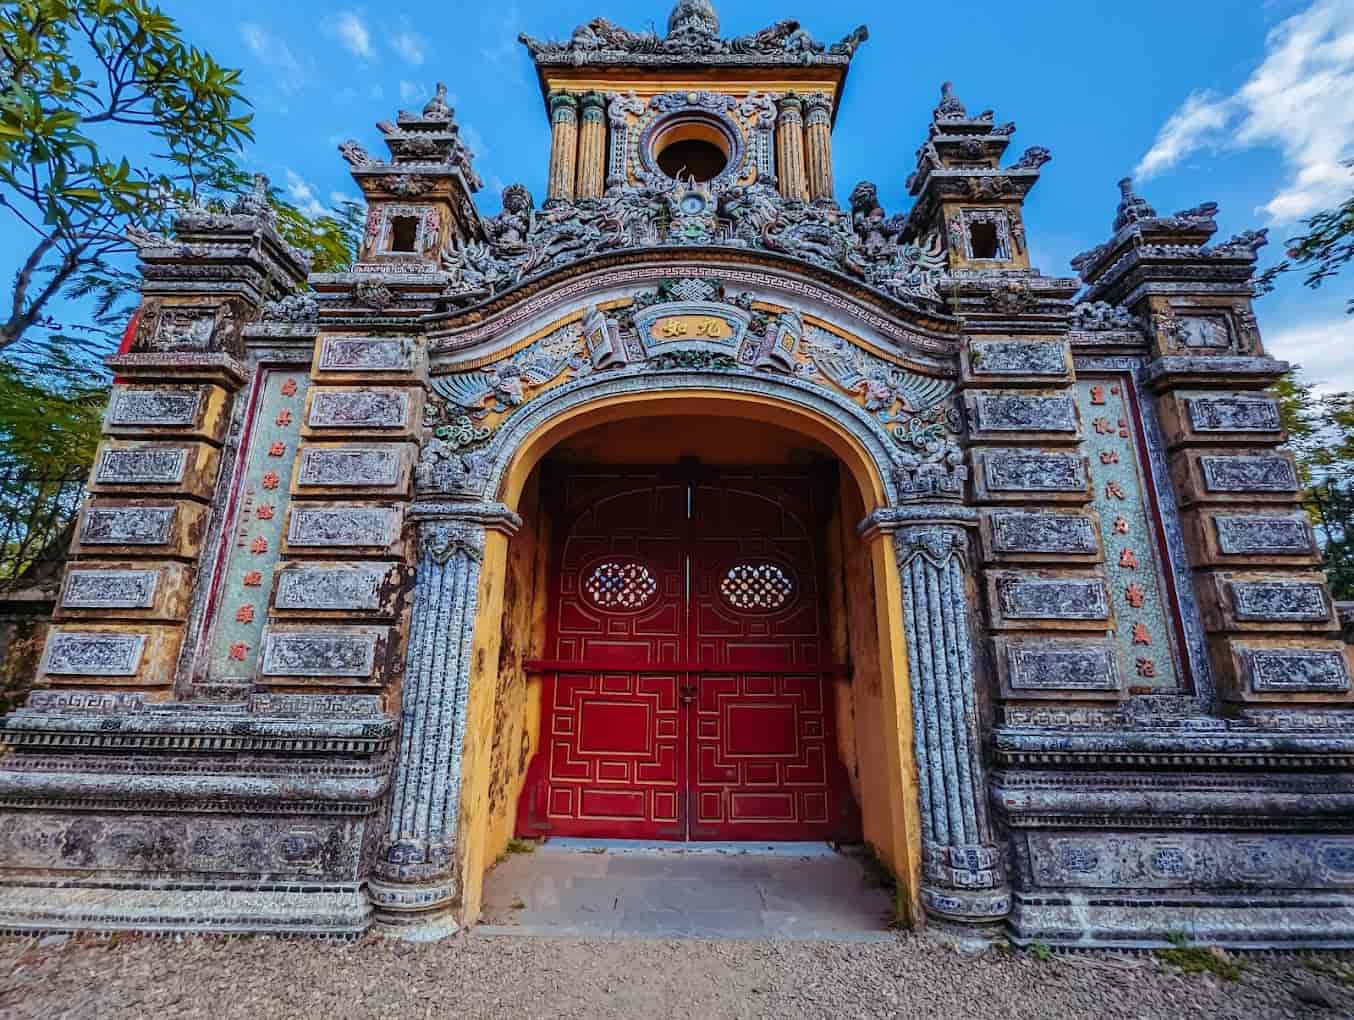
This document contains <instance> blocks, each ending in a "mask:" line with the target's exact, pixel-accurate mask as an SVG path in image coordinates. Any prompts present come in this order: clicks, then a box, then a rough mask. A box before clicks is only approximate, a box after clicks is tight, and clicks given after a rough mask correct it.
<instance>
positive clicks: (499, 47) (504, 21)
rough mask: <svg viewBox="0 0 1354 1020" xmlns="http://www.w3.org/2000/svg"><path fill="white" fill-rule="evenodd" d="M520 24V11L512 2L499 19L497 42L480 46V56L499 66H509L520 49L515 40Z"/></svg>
mask: <svg viewBox="0 0 1354 1020" xmlns="http://www.w3.org/2000/svg"><path fill="white" fill-rule="evenodd" d="M521 24H522V12H521V11H519V10H518V9H517V5H516V4H514V5H513V6H511V7H509V8H508V9H507V10H506V11H505V12H504V13H503V17H502V18H501V19H500V21H499V27H498V42H497V43H496V44H494V45H493V46H485V47H483V48H481V49H480V56H481V57H483V58H484V59H485V60H486V61H488V62H489V63H491V64H495V65H497V66H499V67H509V66H511V65H512V64H513V63H515V62H516V61H517V60H518V59H519V57H518V53H519V51H521V49H522V46H521V44H520V43H519V42H518V41H517V36H518V33H519V32H520V31H521Z"/></svg>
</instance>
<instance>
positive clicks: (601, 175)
mask: <svg viewBox="0 0 1354 1020" xmlns="http://www.w3.org/2000/svg"><path fill="white" fill-rule="evenodd" d="M579 108H580V111H581V112H580V120H581V122H582V123H581V124H580V126H579V129H578V184H577V187H576V188H575V190H574V195H575V197H576V198H601V197H602V192H603V190H604V188H605V182H606V97H605V96H604V95H602V94H601V93H600V92H585V93H583V95H582V97H581V98H580V99H579Z"/></svg>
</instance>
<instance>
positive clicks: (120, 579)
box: [61, 569, 160, 609]
mask: <svg viewBox="0 0 1354 1020" xmlns="http://www.w3.org/2000/svg"><path fill="white" fill-rule="evenodd" d="M159 579H160V572H159V571H158V570H75V569H70V570H68V571H66V585H65V589H64V591H63V593H62V596H61V604H62V605H63V606H65V607H66V608H68V609H102V608H108V609H148V608H149V607H150V606H152V605H154V604H155V586H156V582H157V581H159Z"/></svg>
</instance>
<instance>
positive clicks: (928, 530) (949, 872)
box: [865, 504, 1011, 924]
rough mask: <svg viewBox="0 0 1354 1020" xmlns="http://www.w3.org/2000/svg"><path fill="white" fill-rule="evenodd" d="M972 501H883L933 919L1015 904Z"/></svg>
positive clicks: (993, 916)
mask: <svg viewBox="0 0 1354 1020" xmlns="http://www.w3.org/2000/svg"><path fill="white" fill-rule="evenodd" d="M975 520H976V514H975V512H974V511H973V510H971V509H967V508H965V507H962V506H958V505H954V504H923V505H916V504H914V505H911V506H908V507H905V508H896V509H893V510H883V511H878V512H876V513H875V514H874V515H872V516H871V518H870V519H868V520H867V521H866V524H865V527H866V528H871V529H878V530H883V531H889V532H891V533H892V535H893V542H894V550H895V553H896V555H897V558H898V572H899V575H900V578H901V581H902V593H903V617H904V618H903V620H902V626H903V633H904V639H905V642H906V645H907V660H908V673H909V675H910V679H911V691H912V717H913V743H914V747H915V749H916V758H917V771H918V786H919V789H920V800H921V822H922V825H921V828H922V888H921V901H922V905H923V906H924V907H925V908H926V911H927V914H928V915H929V916H931V917H932V918H933V919H943V920H947V921H954V922H962V923H968V924H974V923H981V922H991V921H997V920H1000V919H1001V918H1003V917H1004V916H1005V915H1006V914H1007V913H1009V912H1010V909H1011V896H1010V885H1009V882H1008V880H1007V877H1006V867H1005V855H1004V853H1003V852H1002V849H1001V846H1000V845H999V843H998V842H997V839H996V837H995V835H994V833H993V828H992V820H991V812H990V808H989V806H988V790H987V776H986V774H985V770H984V768H983V756H982V735H981V729H980V727H979V720H978V691H977V683H976V680H975V671H974V667H975V661H974V659H975V656H974V636H973V628H974V624H975V617H974V606H973V599H972V596H971V593H970V590H969V585H968V580H967V578H968V577H969V576H970V574H971V572H972V569H973V562H972V557H971V553H970V548H969V535H968V529H969V528H971V527H973V526H974V522H975Z"/></svg>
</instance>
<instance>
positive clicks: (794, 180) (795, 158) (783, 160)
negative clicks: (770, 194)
mask: <svg viewBox="0 0 1354 1020" xmlns="http://www.w3.org/2000/svg"><path fill="white" fill-rule="evenodd" d="M776 109H777V110H778V111H779V116H778V117H777V118H776V169H777V170H778V171H779V173H780V193H781V195H782V196H783V197H785V198H787V199H789V200H790V201H792V202H807V201H808V200H809V186H808V182H807V181H806V180H805V178H804V102H803V100H801V99H800V98H799V97H798V96H797V95H795V94H794V93H793V92H791V93H789V94H788V95H784V96H782V97H781V98H780V99H779V100H777V102H776Z"/></svg>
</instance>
